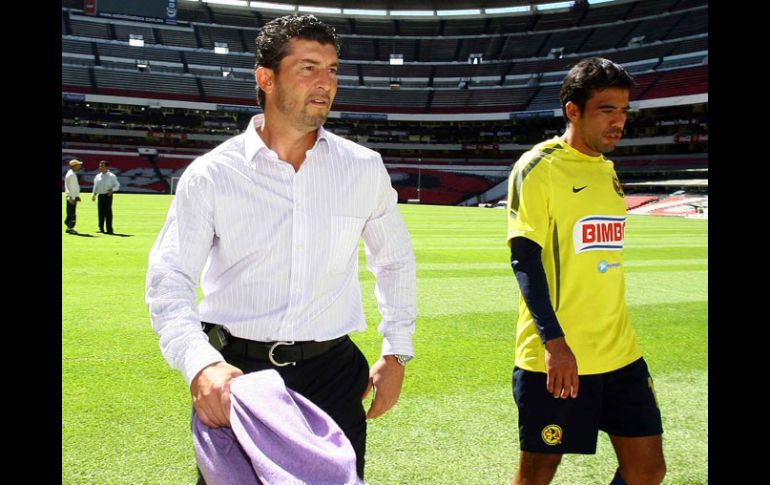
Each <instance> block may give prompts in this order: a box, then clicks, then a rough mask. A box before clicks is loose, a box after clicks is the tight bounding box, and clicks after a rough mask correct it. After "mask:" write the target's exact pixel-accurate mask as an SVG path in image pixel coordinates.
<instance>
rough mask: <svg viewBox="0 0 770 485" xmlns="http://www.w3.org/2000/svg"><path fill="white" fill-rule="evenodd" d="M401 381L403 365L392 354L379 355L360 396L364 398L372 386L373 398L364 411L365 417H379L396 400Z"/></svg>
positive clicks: (402, 379) (402, 381)
mask: <svg viewBox="0 0 770 485" xmlns="http://www.w3.org/2000/svg"><path fill="white" fill-rule="evenodd" d="M403 383H404V366H402V365H401V364H399V363H398V361H397V360H396V358H395V357H394V356H392V355H383V356H382V357H380V358H379V360H377V362H375V363H374V365H373V366H372V368H371V370H370V371H369V385H367V386H366V390H365V391H364V394H363V396H361V399H364V398H366V396H368V395H369V391H371V390H372V388H374V398H373V399H372V405H371V406H369V411H368V412H367V413H366V419H372V418H377V417H380V416H382V415H383V414H385V412H386V411H387V410H388V409H390V408H392V407H393V406H394V405H395V404H396V402H398V396H400V395H401V386H402V385H403Z"/></svg>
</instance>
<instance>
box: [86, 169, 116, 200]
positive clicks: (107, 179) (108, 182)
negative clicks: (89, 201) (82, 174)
mask: <svg viewBox="0 0 770 485" xmlns="http://www.w3.org/2000/svg"><path fill="white" fill-rule="evenodd" d="M110 190H112V191H113V192H117V191H118V190H120V182H118V177H117V176H116V175H115V174H114V173H112V172H104V173H101V172H99V173H98V174H97V175H96V177H94V189H93V191H92V192H91V195H97V194H99V195H101V194H106V193H107V192H108V191H110Z"/></svg>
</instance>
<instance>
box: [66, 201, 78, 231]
mask: <svg viewBox="0 0 770 485" xmlns="http://www.w3.org/2000/svg"><path fill="white" fill-rule="evenodd" d="M66 202H67V217H66V218H65V219H64V225H65V226H67V229H74V228H75V222H77V216H76V215H75V212H76V210H77V207H78V203H77V202H75V203H74V204H70V201H66Z"/></svg>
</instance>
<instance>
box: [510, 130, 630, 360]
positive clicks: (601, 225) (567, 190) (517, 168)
mask: <svg viewBox="0 0 770 485" xmlns="http://www.w3.org/2000/svg"><path fill="white" fill-rule="evenodd" d="M625 221H626V206H625V202H624V200H623V190H622V189H621V187H620V182H619V181H618V178H617V175H616V173H615V169H614V168H613V164H612V162H611V161H609V160H607V159H606V158H604V157H603V156H601V155H600V156H598V157H591V156H588V155H585V154H583V153H581V152H579V151H577V150H575V149H574V148H572V147H571V146H569V145H567V144H566V143H565V142H564V141H563V140H561V139H560V138H559V137H554V138H553V139H551V140H547V141H544V142H542V143H540V144H538V145H535V146H534V147H533V148H532V149H531V150H530V151H528V152H526V153H525V154H523V155H522V156H521V158H519V160H518V161H517V162H516V164H515V165H514V166H513V170H512V171H511V175H510V178H509V180H508V245H509V246H510V242H511V239H513V238H514V237H519V236H523V237H526V238H528V239H531V240H532V241H534V242H536V243H537V244H538V245H540V247H542V248H543V252H542V261H543V267H544V268H545V274H546V277H547V279H548V291H549V293H550V297H551V303H552V305H553V308H554V310H555V311H556V317H557V318H558V320H559V323H560V324H561V327H562V330H564V335H565V338H566V340H567V344H569V346H570V348H571V349H572V352H573V353H574V354H575V357H576V358H577V364H578V373H579V374H581V375H583V374H598V373H603V372H609V371H612V370H615V369H619V368H620V367H623V366H624V365H626V364H630V363H631V362H633V361H635V360H636V359H638V358H639V357H641V356H642V353H641V351H640V350H639V347H638V345H637V343H636V333H635V332H634V329H633V327H632V326H631V322H630V321H629V318H628V309H627V307H626V299H625V281H624V277H623V240H624V234H625V226H626V222H625ZM544 351H545V348H544V346H543V344H542V342H541V341H540V337H539V336H538V334H537V330H536V329H535V323H534V321H533V320H532V315H531V314H530V312H529V309H528V308H527V306H526V304H525V302H524V299H523V297H521V296H519V319H518V323H517V328H516V365H517V366H518V367H520V368H522V369H526V370H530V371H538V372H545V353H544Z"/></svg>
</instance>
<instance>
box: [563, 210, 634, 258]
mask: <svg viewBox="0 0 770 485" xmlns="http://www.w3.org/2000/svg"><path fill="white" fill-rule="evenodd" d="M625 232H626V218H625V217H617V216H588V217H584V218H582V219H580V220H579V221H577V222H576V223H575V226H574V228H573V229H572V244H573V245H574V246H575V254H580V253H582V252H585V251H600V250H605V251H619V250H621V249H623V237H624V236H625Z"/></svg>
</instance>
